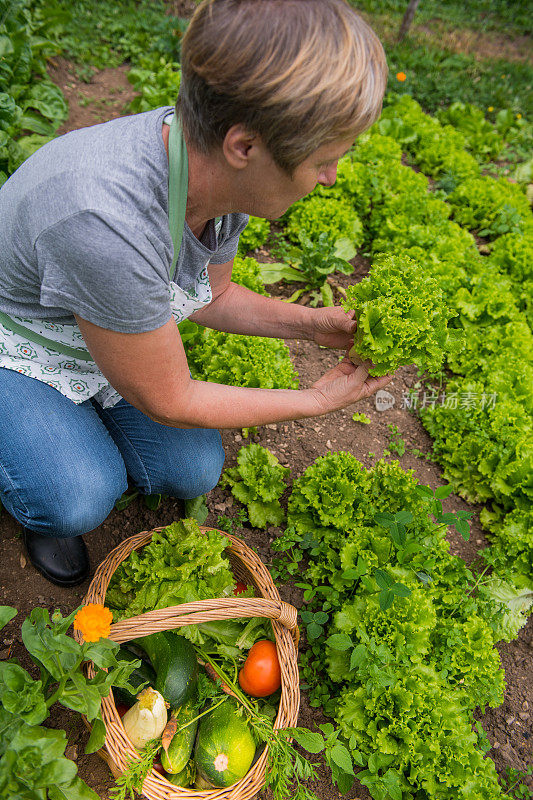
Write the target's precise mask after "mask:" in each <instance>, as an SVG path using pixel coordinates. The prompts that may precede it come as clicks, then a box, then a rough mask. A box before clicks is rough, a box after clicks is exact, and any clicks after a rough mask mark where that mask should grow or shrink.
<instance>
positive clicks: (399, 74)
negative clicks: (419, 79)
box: [396, 72, 407, 83]
mask: <svg viewBox="0 0 533 800" xmlns="http://www.w3.org/2000/svg"><path fill="white" fill-rule="evenodd" d="M396 79H397V80H399V81H400V83H403V82H404V81H406V80H407V75H406V74H405V72H397V73H396Z"/></svg>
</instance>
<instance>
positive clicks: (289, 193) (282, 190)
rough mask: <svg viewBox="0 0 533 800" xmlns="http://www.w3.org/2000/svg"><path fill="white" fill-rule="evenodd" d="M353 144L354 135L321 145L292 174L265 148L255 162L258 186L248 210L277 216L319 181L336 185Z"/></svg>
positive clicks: (256, 214)
mask: <svg viewBox="0 0 533 800" xmlns="http://www.w3.org/2000/svg"><path fill="white" fill-rule="evenodd" d="M352 144H353V138H352V137H350V138H346V139H337V140H335V141H333V142H330V143H329V144H325V145H322V146H321V147H319V148H318V150H315V152H314V153H312V154H311V155H310V156H309V157H308V158H306V160H305V161H303V162H302V163H301V164H300V165H299V166H298V167H296V170H295V171H294V174H293V175H292V177H290V176H288V175H287V174H286V173H285V172H283V170H282V169H280V167H278V166H277V164H276V163H275V162H274V160H273V158H272V156H271V155H270V153H268V151H266V149H265V148H264V151H263V152H262V153H261V154H260V157H259V158H258V159H257V160H256V162H255V164H254V167H255V169H254V174H253V176H252V175H250V176H249V177H253V179H254V183H255V187H254V189H253V190H252V191H251V192H250V196H249V200H250V208H249V209H248V208H247V209H246V211H245V213H248V214H253V216H256V217H265V218H266V219H272V220H273V219H278V218H279V217H281V216H282V215H283V214H284V213H285V212H286V211H287V209H288V208H289V207H290V206H292V204H293V203H295V202H296V201H297V200H301V198H302V197H305V196H306V195H308V194H309V193H310V192H312V191H313V189H314V188H315V186H316V185H317V184H321V186H333V184H334V183H335V180H336V178H337V166H338V163H339V159H340V158H342V156H344V155H346V153H347V152H348V150H349V149H350V148H351V146H352ZM247 205H248V204H247ZM243 210H244V209H243Z"/></svg>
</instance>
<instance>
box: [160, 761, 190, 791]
mask: <svg viewBox="0 0 533 800" xmlns="http://www.w3.org/2000/svg"><path fill="white" fill-rule="evenodd" d="M165 778H166V779H167V781H170V783H173V784H174V786H190V785H191V783H194V780H195V778H196V764H195V763H194V761H193V760H192V758H191V760H190V761H188V762H187V764H185V767H184V768H183V769H182V770H181V772H178V773H176V775H172V774H170V775H165Z"/></svg>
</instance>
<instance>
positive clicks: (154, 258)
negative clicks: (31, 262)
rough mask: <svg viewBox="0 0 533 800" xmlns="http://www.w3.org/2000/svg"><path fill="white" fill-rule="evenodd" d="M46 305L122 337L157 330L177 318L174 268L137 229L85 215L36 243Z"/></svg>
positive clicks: (100, 215) (107, 218) (99, 214)
mask: <svg viewBox="0 0 533 800" xmlns="http://www.w3.org/2000/svg"><path fill="white" fill-rule="evenodd" d="M34 247H35V254H36V259H37V268H38V270H39V275H40V278H41V298H40V300H41V304H42V305H43V306H52V307H59V308H64V309H66V310H68V311H70V312H71V313H73V314H78V315H79V316H80V317H82V318H83V319H86V320H88V321H89V322H92V323H94V324H95V325H99V326H101V327H103V328H108V329H110V330H114V331H120V332H122V333H141V332H143V331H150V330H155V329H156V328H160V327H161V326H162V325H164V324H165V323H166V322H167V321H168V320H169V319H170V317H171V310H170V295H169V286H168V266H167V265H165V263H164V259H163V258H162V257H161V255H160V254H159V253H157V251H156V249H155V248H154V246H153V245H152V244H151V242H150V241H149V239H148V238H147V237H146V236H145V235H144V233H142V232H141V231H139V230H138V229H136V228H135V227H134V226H133V225H131V224H129V223H128V222H126V221H123V220H121V219H119V218H116V217H114V216H113V215H111V214H106V213H103V212H101V211H87V210H85V211H81V212H79V213H76V214H73V215H72V216H70V217H67V218H66V219H63V220H61V221H59V222H57V223H56V224H55V225H53V226H51V227H49V228H47V229H46V230H44V231H43V232H42V233H41V234H40V235H39V236H38V238H37V240H36V241H35V245H34Z"/></svg>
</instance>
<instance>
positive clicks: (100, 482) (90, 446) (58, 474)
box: [0, 367, 224, 537]
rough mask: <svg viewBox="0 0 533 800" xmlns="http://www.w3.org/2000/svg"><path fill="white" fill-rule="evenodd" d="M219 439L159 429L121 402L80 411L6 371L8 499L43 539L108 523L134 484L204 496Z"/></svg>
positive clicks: (2, 453) (3, 411) (0, 425)
mask: <svg viewBox="0 0 533 800" xmlns="http://www.w3.org/2000/svg"><path fill="white" fill-rule="evenodd" d="M223 463H224V450H223V448H222V441H221V438H220V433H219V432H218V431H216V430H206V429H203V428H193V429H183V428H169V427H167V426H166V425H160V424H159V423H157V422H154V421H153V420H151V419H150V418H149V417H147V416H145V415H144V414H143V413H142V412H141V411H139V410H138V409H136V408H134V407H133V406H131V405H130V404H129V403H127V402H126V401H125V400H121V401H120V402H119V403H117V405H116V406H114V407H113V408H108V409H103V408H102V407H101V406H100V405H98V403H96V402H94V401H92V400H87V401H86V402H84V403H81V404H80V405H76V404H75V403H73V402H72V401H71V400H69V399H68V398H67V397H64V395H62V394H60V392H58V391H57V389H53V388H52V387H51V386H48V385H47V384H46V383H41V381H38V380H36V379H35V378H29V377H28V376H26V375H22V374H20V373H18V372H15V371H14V370H9V369H5V368H3V367H1V368H0V501H1V502H2V504H3V505H4V506H5V508H6V509H7V510H8V511H9V513H10V514H12V516H13V517H15V519H16V520H18V522H20V523H21V524H22V525H24V526H25V527H27V528H29V529H30V530H32V531H37V532H38V533H41V534H44V535H49V536H56V537H68V536H78V535H80V534H82V533H86V532H87V531H91V530H93V529H94V528H97V527H98V525H100V524H101V523H102V522H103V521H104V520H105V518H106V517H107V515H108V514H109V512H110V511H111V510H112V508H113V506H114V504H115V501H116V500H117V499H118V498H119V497H120V496H121V495H122V494H123V492H125V491H126V489H127V488H128V480H127V476H128V475H129V476H130V478H131V479H132V480H133V482H134V483H135V485H136V487H137V488H138V489H139V490H140V491H141V492H143V493H145V494H159V493H160V494H167V495H171V496H172V497H178V498H182V499H187V498H192V497H197V496H198V495H200V494H204V493H205V492H208V491H209V490H210V489H212V488H213V487H214V486H216V484H217V482H218V479H219V477H220V472H221V470H222V465H223Z"/></svg>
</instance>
